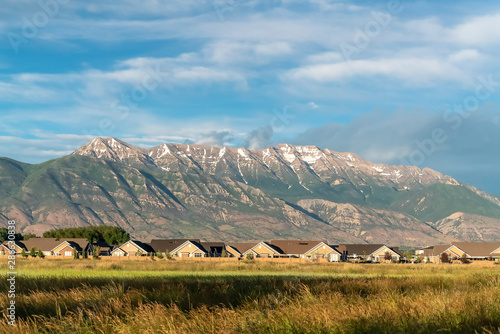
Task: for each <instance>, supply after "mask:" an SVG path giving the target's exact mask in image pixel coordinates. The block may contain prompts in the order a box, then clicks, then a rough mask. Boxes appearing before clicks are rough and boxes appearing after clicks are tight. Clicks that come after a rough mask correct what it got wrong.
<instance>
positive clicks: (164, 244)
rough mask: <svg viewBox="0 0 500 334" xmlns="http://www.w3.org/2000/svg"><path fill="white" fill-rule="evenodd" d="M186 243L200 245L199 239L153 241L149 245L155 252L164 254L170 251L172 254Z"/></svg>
mask: <svg viewBox="0 0 500 334" xmlns="http://www.w3.org/2000/svg"><path fill="white" fill-rule="evenodd" d="M186 241H191V242H192V243H196V244H199V243H200V240H199V239H153V240H151V242H150V243H149V245H150V247H151V248H152V249H153V250H154V251H155V252H162V253H163V252H165V251H166V250H167V249H168V251H169V252H170V253H171V252H172V251H173V250H174V249H176V248H178V247H179V246H181V245H182V244H184V243H185V242H186Z"/></svg>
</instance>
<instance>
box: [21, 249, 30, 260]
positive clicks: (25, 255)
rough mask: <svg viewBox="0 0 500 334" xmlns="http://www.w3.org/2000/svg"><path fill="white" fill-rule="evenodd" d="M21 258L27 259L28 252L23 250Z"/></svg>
mask: <svg viewBox="0 0 500 334" xmlns="http://www.w3.org/2000/svg"><path fill="white" fill-rule="evenodd" d="M21 257H22V258H23V259H25V258H27V257H28V254H26V250H25V249H24V248H23V250H22V251H21Z"/></svg>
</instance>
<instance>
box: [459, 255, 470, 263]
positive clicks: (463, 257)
mask: <svg viewBox="0 0 500 334" xmlns="http://www.w3.org/2000/svg"><path fill="white" fill-rule="evenodd" d="M460 262H462V263H463V264H469V263H470V260H469V258H468V257H467V254H465V253H463V254H462V256H461V257H460Z"/></svg>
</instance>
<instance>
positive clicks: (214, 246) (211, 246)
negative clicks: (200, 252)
mask: <svg viewBox="0 0 500 334" xmlns="http://www.w3.org/2000/svg"><path fill="white" fill-rule="evenodd" d="M200 245H201V246H202V247H203V249H205V250H206V251H207V252H208V253H210V254H214V253H222V250H223V249H224V248H225V247H226V245H225V244H224V243H223V242H202V243H200Z"/></svg>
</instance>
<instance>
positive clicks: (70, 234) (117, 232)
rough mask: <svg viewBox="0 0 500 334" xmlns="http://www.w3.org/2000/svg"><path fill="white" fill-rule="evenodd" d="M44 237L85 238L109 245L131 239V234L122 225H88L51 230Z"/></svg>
mask: <svg viewBox="0 0 500 334" xmlns="http://www.w3.org/2000/svg"><path fill="white" fill-rule="evenodd" d="M43 237H44V238H58V239H62V238H85V239H87V240H88V241H89V242H91V243H94V242H98V241H103V242H106V243H107V244H109V245H118V244H122V243H125V242H127V241H128V240H130V235H129V234H128V233H127V232H126V231H125V230H124V229H122V228H121V227H116V226H106V225H102V226H87V227H71V228H65V229H57V230H50V231H47V232H45V233H44V234H43Z"/></svg>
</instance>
